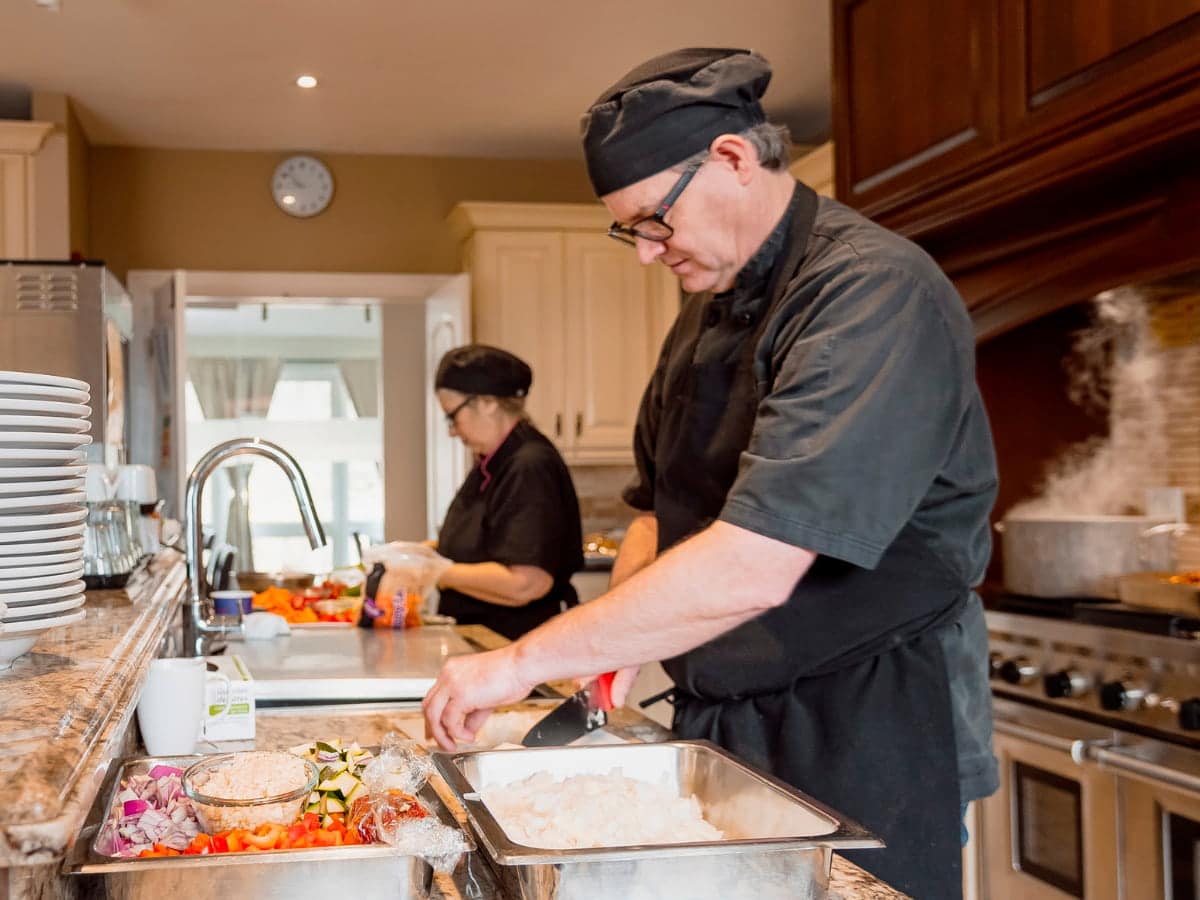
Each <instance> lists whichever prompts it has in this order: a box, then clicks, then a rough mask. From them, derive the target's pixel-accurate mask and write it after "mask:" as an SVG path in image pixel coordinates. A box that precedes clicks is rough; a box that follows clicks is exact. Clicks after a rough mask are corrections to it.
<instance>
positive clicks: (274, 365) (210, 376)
mask: <svg viewBox="0 0 1200 900" xmlns="http://www.w3.org/2000/svg"><path fill="white" fill-rule="evenodd" d="M282 367H283V361H282V360H281V359H278V358H272V357H253V358H246V359H229V358H226V357H191V358H189V359H188V375H189V377H190V378H191V380H192V387H193V388H195V390H196V398H197V399H198V400H199V401H200V410H201V412H203V413H204V418H206V419H243V418H244V419H265V418H266V416H267V411H268V410H269V409H270V408H271V397H272V396H273V395H274V393H275V383H276V382H277V381H278V380H279V370H280V369H281V368H282ZM253 465H254V464H253V463H237V464H235V465H231V466H226V467H225V469H224V472H225V475H226V477H227V478H228V479H229V485H230V487H231V488H232V491H233V496H232V497H231V498H230V501H229V514H228V516H227V517H226V519H225V543H227V544H231V545H233V547H234V548H235V549H236V550H237V568H238V570H240V571H243V572H248V571H253V570H254V543H253V541H252V539H251V536H250V496H249V488H250V470H251V469H252V468H253Z"/></svg>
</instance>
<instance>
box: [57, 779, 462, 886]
mask: <svg viewBox="0 0 1200 900" xmlns="http://www.w3.org/2000/svg"><path fill="white" fill-rule="evenodd" d="M200 758H202V757H200V756H170V757H136V758H131V759H126V760H122V761H120V762H114V763H113V764H112V765H111V766H110V767H109V771H108V775H107V777H106V778H105V780H104V783H103V785H102V786H101V788H100V791H99V793H97V795H96V801H95V802H94V803H93V804H92V808H91V810H90V811H89V813H88V817H87V819H86V821H85V822H84V825H83V828H82V829H81V830H80V832H79V834H78V836H77V837H76V840H75V843H74V845H73V846H72V848H71V850H70V852H69V853H68V854H67V858H66V861H65V863H64V864H63V871H64V872H66V873H67V874H69V875H98V876H103V877H104V887H105V893H106V895H107V896H108V897H109V898H120V900H126V898H128V900H134V898H136V900H143V898H145V900H163V898H164V897H187V898H188V900H229V898H232V897H287V898H289V900H301V898H303V900H309V898H311V900H328V898H329V897H331V896H335V897H336V896H341V895H342V894H343V893H344V892H345V890H346V888H347V886H348V885H353V887H354V890H355V892H356V894H358V895H359V896H364V897H383V896H386V897H390V898H419V900H425V898H427V897H428V896H429V893H430V886H431V884H432V881H433V869H432V867H431V866H430V865H429V863H427V862H425V860H423V859H421V858H420V857H417V856H401V855H399V854H397V853H396V852H395V851H394V850H393V849H392V848H391V847H389V846H387V845H385V844H367V845H351V846H348V847H320V848H312V849H301V850H272V851H271V852H269V853H258V852H249V853H220V854H211V855H196V856H170V857H157V858H151V859H137V858H133V859H129V858H123V857H114V856H106V855H104V854H102V853H99V852H97V850H96V841H97V839H98V838H99V835H100V828H101V826H103V824H104V822H105V820H106V819H107V817H108V813H109V810H110V809H112V805H113V799H114V797H115V796H116V794H117V792H118V790H119V786H120V783H121V779H122V778H124V777H126V776H128V775H133V774H137V773H141V772H147V771H149V770H150V768H152V767H153V766H155V765H157V764H160V763H161V764H164V765H170V766H177V767H179V768H183V769H186V768H187V767H188V765H190V764H191V763H193V762H195V761H196V760H197V759H200ZM419 796H420V798H421V800H422V801H424V803H425V805H426V807H427V808H428V809H429V810H430V811H431V812H432V813H434V814H435V815H437V816H438V817H439V819H441V821H442V822H443V823H445V824H447V825H451V826H453V827H456V828H457V827H458V825H457V823H456V822H455V821H454V818H453V816H451V814H450V813H449V811H448V810H447V809H446V808H445V806H444V805H443V804H442V802H441V800H439V799H438V797H437V794H436V793H434V791H433V790H432V788H430V787H429V786H426V787H425V788H423V789H422V790H421V792H420V795H419Z"/></svg>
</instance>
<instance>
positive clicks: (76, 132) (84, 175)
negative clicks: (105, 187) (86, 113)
mask: <svg viewBox="0 0 1200 900" xmlns="http://www.w3.org/2000/svg"><path fill="white" fill-rule="evenodd" d="M66 124H67V185H68V193H69V195H70V209H71V227H70V239H71V252H72V253H77V254H79V255H80V256H82V257H85V258H86V257H88V256H89V251H90V245H89V241H88V231H89V228H90V226H91V223H90V222H89V221H88V212H89V211H88V164H89V154H90V153H91V149H92V148H91V145H90V144H88V140H87V136H86V135H85V134H84V133H83V126H81V125H80V124H79V117H78V116H77V115H76V114H75V107H74V106H73V105H72V104H71V102H70V101H69V100H68V102H67V123H66Z"/></svg>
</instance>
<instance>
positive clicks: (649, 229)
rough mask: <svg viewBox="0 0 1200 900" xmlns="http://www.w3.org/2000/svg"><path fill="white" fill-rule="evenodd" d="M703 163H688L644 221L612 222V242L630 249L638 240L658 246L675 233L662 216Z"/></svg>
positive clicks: (610, 233) (701, 161)
mask: <svg viewBox="0 0 1200 900" xmlns="http://www.w3.org/2000/svg"><path fill="white" fill-rule="evenodd" d="M705 162H706V160H703V159H702V160H700V161H699V162H694V163H689V164H688V167H687V168H686V169H684V170H683V174H682V175H680V176H679V180H678V181H676V182H675V185H674V186H673V187H672V188H671V190H670V191H669V192H668V193H667V196H665V197H663V201H662V203H660V204H658V209H656V210H654V212H653V213H652V214H650V215H649V216H647V217H646V218H644V219H638V220H637V221H636V222H634V223H633V224H632V225H622V224H620V223H619V222H613V223H612V224H611V225H609V226H608V236H609V237H610V238H612V239H613V240H614V241H620V242H621V243H622V244H628V245H629V246H630V247H636V246H637V239H638V238H641V239H642V240H643V241H657V242H658V243H660V244H661V243H662V242H663V241H665V240H667V239H668V238H670V237H671V235H673V234H674V233H675V229H674V228H672V227H671V226H670V225H668V224H667V223H666V222H664V221H663V216H665V215H666V214H667V213H668V212H669V211H670V209H671V207H673V206H674V205H675V201H676V200H678V199H679V195H680V194H682V193H683V189H684V188H685V187H687V186H688V182H690V181H691V180H692V177H693V176H694V175H695V174H696V171H697V170H698V169H699V168H700V167H701V166H702V165H704V163H705Z"/></svg>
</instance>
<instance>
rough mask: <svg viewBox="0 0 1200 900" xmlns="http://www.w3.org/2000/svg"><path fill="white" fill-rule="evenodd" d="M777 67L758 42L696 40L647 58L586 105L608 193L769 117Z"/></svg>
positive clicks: (589, 152) (592, 166) (593, 164)
mask: <svg viewBox="0 0 1200 900" xmlns="http://www.w3.org/2000/svg"><path fill="white" fill-rule="evenodd" d="M770 81H771V67H770V65H768V64H767V61H766V60H765V59H763V58H762V57H761V56H759V55H758V54H757V53H754V52H753V51H751V50H731V49H726V48H709V47H692V48H688V49H685V50H676V51H675V52H673V53H667V54H664V55H663V56H656V57H655V58H654V59H652V60H649V61H648V62H644V63H642V64H641V65H640V66H638V67H637V68H636V69H634V70H633V71H632V72H630V73H629V74H628V75H626V76H625V77H624V78H622V79H621V80H620V81H618V82H617V83H616V84H614V85H613V86H612V87H610V88H609V89H608V90H607V91H605V92H604V93H603V94H601V95H600V97H599V99H597V100H596V102H595V103H593V104H592V106H591V108H590V109H589V110H588V111H587V112H586V113H584V116H583V122H582V131H583V153H584V156H585V157H587V168H588V177H589V178H591V180H592V187H593V188H594V189H595V191H596V195H597V196H599V197H603V196H604V195H605V194H611V193H612V192H613V191H618V190H620V189H621V188H623V187H628V186H629V185H631V184H636V183H637V182H639V181H641V180H642V179H643V178H649V177H650V176H651V175H656V174H658V173H659V172H661V171H663V170H664V169H669V168H670V167H671V166H674V165H676V164H677V163H680V162H682V161H683V160H685V159H687V158H688V157H689V156H692V155H693V154H696V153H699V152H700V151H701V150H707V149H708V146H709V144H711V143H712V141H713V139H714V138H716V137H717V136H718V135H721V134H727V133H735V134H736V133H737V132H740V131H745V130H746V129H747V128H751V127H753V126H754V125H758V124H760V123H762V122H765V121H766V115H765V114H764V113H763V109H762V106H761V105H760V104H759V102H758V101H759V98H760V97H762V95H763V93H764V92H765V91H766V89H767V84H768V83H769V82H770Z"/></svg>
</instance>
